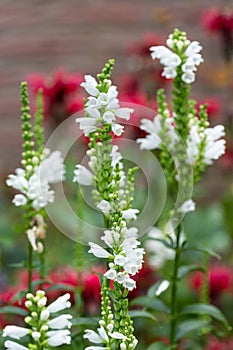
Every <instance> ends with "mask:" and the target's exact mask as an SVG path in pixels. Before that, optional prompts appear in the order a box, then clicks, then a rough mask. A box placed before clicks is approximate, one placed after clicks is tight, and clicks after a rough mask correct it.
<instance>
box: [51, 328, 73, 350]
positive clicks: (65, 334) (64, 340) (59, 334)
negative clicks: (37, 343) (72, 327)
mask: <svg viewBox="0 0 233 350" xmlns="http://www.w3.org/2000/svg"><path fill="white" fill-rule="evenodd" d="M47 335H48V337H49V338H48V344H49V345H50V346H54V347H55V346H60V345H62V344H70V343H71V337H70V331H69V330H67V329H63V330H59V331H49V332H47Z"/></svg>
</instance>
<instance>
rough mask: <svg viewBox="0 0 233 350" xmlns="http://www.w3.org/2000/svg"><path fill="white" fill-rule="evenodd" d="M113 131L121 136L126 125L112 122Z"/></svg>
mask: <svg viewBox="0 0 233 350" xmlns="http://www.w3.org/2000/svg"><path fill="white" fill-rule="evenodd" d="M112 131H113V133H114V134H115V135H116V136H121V135H122V133H123V132H124V126H123V125H121V124H112Z"/></svg>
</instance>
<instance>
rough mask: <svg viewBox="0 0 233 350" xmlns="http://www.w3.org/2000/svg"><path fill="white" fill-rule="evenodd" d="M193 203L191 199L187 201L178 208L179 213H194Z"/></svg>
mask: <svg viewBox="0 0 233 350" xmlns="http://www.w3.org/2000/svg"><path fill="white" fill-rule="evenodd" d="M195 206H196V205H195V203H194V201H193V200H192V199H189V200H187V201H186V202H184V203H183V204H182V205H181V207H180V209H179V210H180V211H181V212H182V213H188V212H190V211H194V210H195Z"/></svg>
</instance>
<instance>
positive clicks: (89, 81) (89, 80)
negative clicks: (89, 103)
mask: <svg viewBox="0 0 233 350" xmlns="http://www.w3.org/2000/svg"><path fill="white" fill-rule="evenodd" d="M84 79H85V82H83V83H81V84H80V85H81V86H82V87H83V88H84V89H85V90H86V91H87V93H88V94H90V95H92V96H97V95H98V94H99V90H98V89H97V85H98V84H97V81H96V80H95V78H94V77H92V76H91V75H85V76H84Z"/></svg>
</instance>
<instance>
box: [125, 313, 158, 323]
mask: <svg viewBox="0 0 233 350" xmlns="http://www.w3.org/2000/svg"><path fill="white" fill-rule="evenodd" d="M129 316H130V317H132V318H136V317H143V318H149V319H150V320H152V321H154V322H156V323H157V322H158V321H157V318H156V317H155V316H154V315H152V313H150V312H148V311H144V310H131V311H129Z"/></svg>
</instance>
